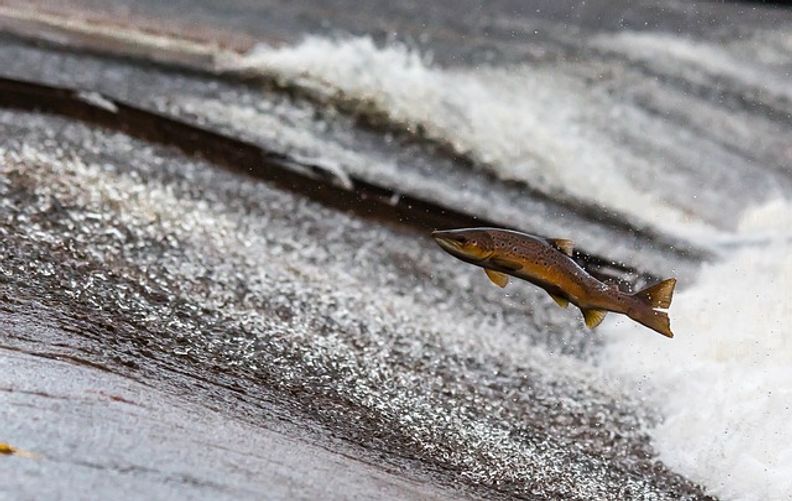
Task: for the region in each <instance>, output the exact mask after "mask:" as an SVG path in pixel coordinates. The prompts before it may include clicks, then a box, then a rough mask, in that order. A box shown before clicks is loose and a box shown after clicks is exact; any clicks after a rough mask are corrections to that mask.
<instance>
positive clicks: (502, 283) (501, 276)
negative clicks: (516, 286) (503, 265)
mask: <svg viewBox="0 0 792 501" xmlns="http://www.w3.org/2000/svg"><path fill="white" fill-rule="evenodd" d="M484 273H486V274H487V276H488V277H489V279H490V280H492V283H494V284H495V285H497V286H498V287H506V286H507V285H508V284H509V275H507V274H505V273H501V272H499V271H494V270H490V269H488V268H484Z"/></svg>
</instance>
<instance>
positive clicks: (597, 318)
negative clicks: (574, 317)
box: [581, 308, 608, 329]
mask: <svg viewBox="0 0 792 501" xmlns="http://www.w3.org/2000/svg"><path fill="white" fill-rule="evenodd" d="M581 311H582V312H583V318H584V319H585V320H586V327H588V328H589V329H593V328H594V327H596V326H598V325H599V324H601V323H602V321H603V320H605V315H607V314H608V312H607V311H605V310H596V309H593V308H592V309H590V310H581Z"/></svg>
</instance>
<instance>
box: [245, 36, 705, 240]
mask: <svg viewBox="0 0 792 501" xmlns="http://www.w3.org/2000/svg"><path fill="white" fill-rule="evenodd" d="M239 68H244V69H246V70H248V71H256V72H260V73H264V74H267V75H270V76H272V77H274V78H276V79H279V80H281V81H283V82H284V83H287V84H289V85H298V86H301V87H303V88H307V89H310V90H311V91H313V92H316V93H318V94H319V95H322V96H324V97H327V98H328V99H333V98H337V97H339V96H342V97H343V98H345V99H353V100H355V101H356V102H359V103H367V104H368V105H370V106H371V107H372V108H373V109H375V110H377V111H378V112H384V113H386V114H387V115H388V118H389V120H391V121H392V122H395V123H399V124H401V125H403V126H406V127H408V128H412V129H416V128H418V127H420V128H421V129H422V130H423V131H424V133H425V134H426V135H427V136H429V137H431V138H433V139H436V140H440V141H444V142H446V143H448V144H450V145H452V147H453V148H454V149H456V150H457V151H458V152H460V153H464V154H467V155H469V156H471V157H473V158H474V159H475V160H477V161H478V162H479V163H481V164H484V165H488V166H489V167H490V168H491V169H493V170H494V172H495V174H497V175H498V176H500V177H502V178H505V179H514V180H521V181H527V182H528V183H529V184H531V185H532V186H535V187H538V188H540V189H542V190H544V191H546V192H549V193H551V194H559V193H566V194H570V195H572V196H574V197H576V198H578V199H581V200H586V201H589V202H594V203H596V204H598V205H600V206H602V207H603V208H605V209H606V210H608V209H609V210H614V211H617V212H621V213H623V214H627V215H630V216H631V217H632V218H633V219H634V220H638V221H641V222H642V223H650V224H652V225H654V226H656V227H658V228H661V229H663V230H665V231H668V232H670V233H674V234H677V235H680V234H683V235H690V234H691V233H692V232H696V233H698V234H701V233H703V232H707V233H711V232H712V228H711V227H709V226H708V225H707V224H705V223H704V222H703V221H702V220H701V219H700V218H698V217H697V216H696V215H694V214H691V213H690V212H689V211H685V210H682V209H679V208H677V207H675V206H674V205H673V204H670V203H667V202H665V201H664V200H663V194H662V193H657V192H655V191H649V190H645V189H642V188H640V187H638V186H637V184H636V183H633V182H631V177H633V176H636V175H640V174H636V173H637V172H647V171H651V172H652V174H651V175H652V176H656V177H662V176H663V175H664V174H663V168H664V166H662V165H659V164H658V165H654V164H653V163H652V161H650V160H647V159H646V158H642V157H638V156H636V155H635V154H633V153H631V152H630V151H628V150H627V149H625V148H624V147H623V145H621V144H619V139H618V138H615V137H611V136H610V135H609V134H608V133H607V132H606V131H603V130H601V129H602V127H601V123H602V122H603V121H604V122H611V121H613V120H616V121H618V120H620V116H622V115H623V112H624V110H623V109H622V108H623V107H620V106H621V105H620V104H619V103H618V101H617V100H611V99H609V98H607V97H603V96H602V95H599V94H598V95H594V94H593V93H592V92H590V91H589V89H587V87H586V83H585V82H583V81H582V80H581V79H580V78H576V77H572V76H568V75H565V74H564V73H563V72H560V71H558V68H547V69H543V68H539V67H528V66H524V65H516V66H508V67H503V68H493V67H480V68H475V69H471V68H440V67H437V66H434V65H432V63H431V61H430V60H429V59H428V58H427V57H425V56H422V55H421V54H419V53H418V52H416V51H414V50H411V49H409V48H408V47H406V46H404V45H400V44H397V43H392V44H390V45H388V46H385V47H378V46H377V45H376V44H375V43H374V42H373V41H372V40H371V39H370V38H366V37H360V38H350V39H345V40H330V39H326V38H317V37H311V38H308V39H306V40H305V41H304V42H303V43H301V44H299V45H297V46H293V47H283V48H272V47H269V46H259V47H257V48H256V49H254V50H253V51H252V52H251V53H250V54H249V55H247V56H246V57H245V58H244V60H242V61H238V62H237V69H239ZM592 110H595V111H593V112H592ZM647 165H648V167H647ZM658 191H659V190H658Z"/></svg>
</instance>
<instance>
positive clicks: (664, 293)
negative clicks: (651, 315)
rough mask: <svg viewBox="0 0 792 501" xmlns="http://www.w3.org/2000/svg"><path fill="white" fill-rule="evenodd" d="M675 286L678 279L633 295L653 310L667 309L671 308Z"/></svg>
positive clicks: (665, 281)
mask: <svg viewBox="0 0 792 501" xmlns="http://www.w3.org/2000/svg"><path fill="white" fill-rule="evenodd" d="M675 285H676V278H669V279H668V280H663V281H662V282H660V283H657V284H654V285H652V286H651V287H647V288H646V289H643V290H640V291H638V292H636V293H635V294H633V295H634V296H635V297H637V298H638V299H640V300H641V301H643V302H645V303H646V304H648V305H649V306H651V307H652V308H662V309H667V308H669V307H670V306H671V299H672V298H673V296H674V286H675Z"/></svg>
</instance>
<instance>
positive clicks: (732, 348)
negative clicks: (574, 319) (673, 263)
mask: <svg viewBox="0 0 792 501" xmlns="http://www.w3.org/2000/svg"><path fill="white" fill-rule="evenodd" d="M740 242H742V244H740ZM733 245H734V248H733V249H732V250H731V251H728V252H726V253H725V255H724V256H723V257H722V258H721V259H720V260H719V261H717V262H713V263H709V264H706V265H705V266H704V267H703V269H702V270H701V273H700V275H699V276H698V278H697V279H696V280H695V282H692V281H688V282H687V283H685V280H684V279H683V281H682V283H680V286H681V288H682V290H681V291H680V292H679V293H678V294H677V295H676V297H675V299H674V302H673V304H672V308H671V311H670V315H671V318H672V327H673V329H674V332H675V333H676V337H675V338H674V339H673V341H671V342H669V341H668V340H666V339H663V338H660V337H659V336H651V335H647V333H646V332H645V331H644V329H641V328H638V327H636V326H635V324H633V323H631V322H629V321H627V320H624V319H622V318H621V317H617V316H611V318H610V319H609V320H608V321H606V323H605V324H603V329H602V331H603V332H604V334H605V335H606V336H607V339H608V348H607V349H606V351H605V353H604V355H603V367H604V369H605V370H606V371H607V372H609V373H612V374H614V375H615V376H614V377H616V379H618V380H619V381H621V382H622V383H624V384H625V385H627V386H629V387H630V388H632V389H633V390H634V391H639V392H641V393H642V394H643V395H644V396H645V398H646V399H647V400H648V401H649V402H650V403H651V404H652V405H654V406H656V407H657V408H658V409H660V410H661V413H662V415H663V421H662V423H661V424H660V425H659V426H657V427H656V428H655V429H653V430H651V435H652V438H653V443H654V445H655V447H656V449H657V451H658V452H659V454H660V458H661V459H662V460H663V461H664V462H665V463H666V464H668V465H669V466H670V467H671V468H673V469H675V470H676V471H679V472H680V473H682V474H684V475H686V476H688V477H689V478H691V479H693V480H695V481H698V482H700V483H701V484H703V485H704V486H705V487H706V488H708V489H709V490H710V491H711V492H712V493H713V494H716V495H718V496H720V497H723V498H724V499H743V500H766V499H779V500H780V499H789V498H790V496H792V476H790V472H792V446H790V444H792V426H790V423H791V422H792V293H790V291H792V200H782V199H778V200H774V201H772V202H769V203H768V204H766V205H763V206H761V207H757V208H755V209H752V210H750V211H748V212H747V213H746V214H745V215H744V216H743V217H742V219H741V222H740V226H739V230H738V232H737V233H736V234H735V238H734V244H733Z"/></svg>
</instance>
